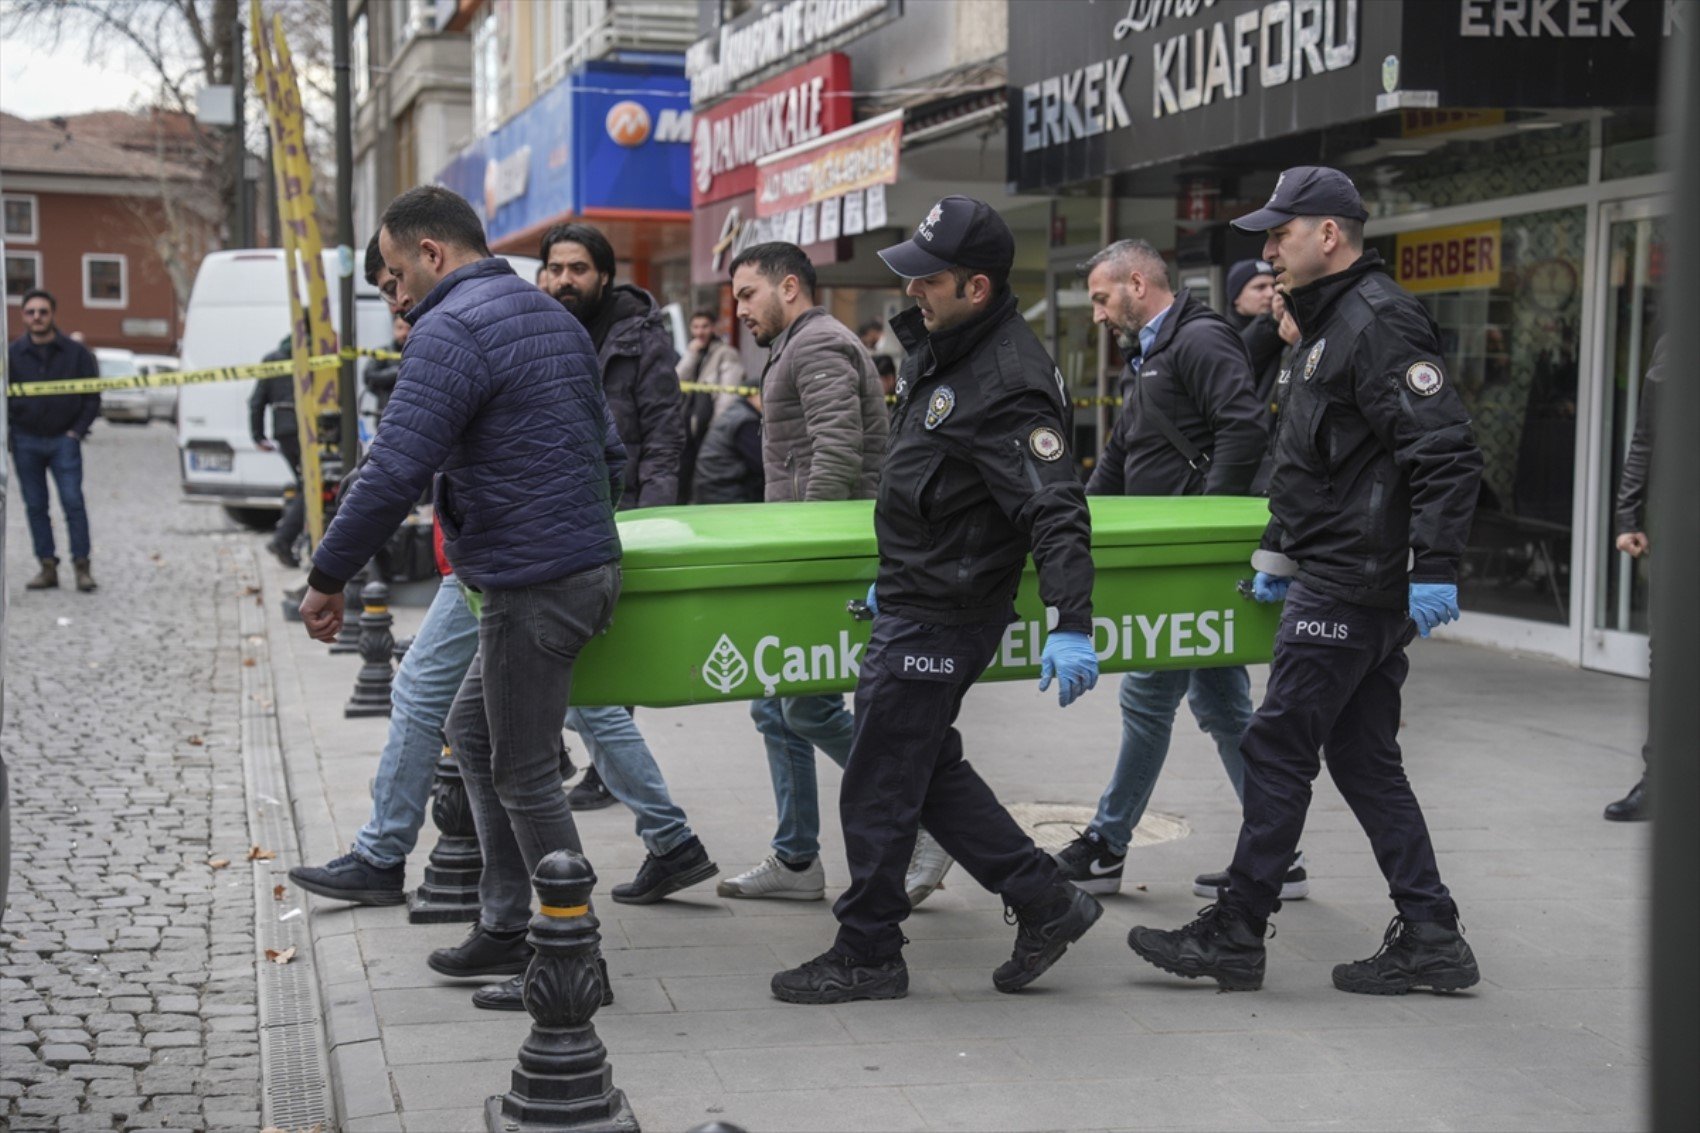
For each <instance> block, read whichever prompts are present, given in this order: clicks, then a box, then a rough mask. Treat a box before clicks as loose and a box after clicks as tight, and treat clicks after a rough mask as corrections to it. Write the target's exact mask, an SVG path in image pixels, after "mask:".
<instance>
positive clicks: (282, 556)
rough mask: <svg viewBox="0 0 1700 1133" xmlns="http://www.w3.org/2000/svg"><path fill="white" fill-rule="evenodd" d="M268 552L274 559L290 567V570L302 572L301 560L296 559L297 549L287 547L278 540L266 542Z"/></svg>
mask: <svg viewBox="0 0 1700 1133" xmlns="http://www.w3.org/2000/svg"><path fill="white" fill-rule="evenodd" d="M266 550H268V551H270V552H271V553H272V558H274V559H276V560H277V561H278V562H279V563H282V564H283V565H284V566H286V567H288V568H289V569H290V570H300V569H301V560H300V559H299V558H298V557H296V554H295V548H294V547H290V546H286V545H285V544H283V543H280V542H278V541H277V540H276V539H268V540H266Z"/></svg>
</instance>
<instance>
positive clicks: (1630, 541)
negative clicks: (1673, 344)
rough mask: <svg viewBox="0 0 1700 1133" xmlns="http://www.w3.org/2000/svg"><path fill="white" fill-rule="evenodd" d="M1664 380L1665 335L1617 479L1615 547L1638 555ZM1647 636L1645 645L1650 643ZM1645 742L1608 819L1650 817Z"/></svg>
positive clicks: (1656, 346) (1643, 548) (1656, 347)
mask: <svg viewBox="0 0 1700 1133" xmlns="http://www.w3.org/2000/svg"><path fill="white" fill-rule="evenodd" d="M1664 384H1665V337H1664V335H1662V334H1661V335H1660V336H1659V337H1658V340H1657V341H1655V342H1654V343H1653V362H1652V365H1650V366H1648V367H1647V375H1646V378H1645V379H1644V380H1643V381H1642V383H1641V404H1640V407H1639V408H1638V409H1637V410H1636V413H1635V429H1634V431H1633V432H1632V433H1631V434H1630V436H1629V451H1628V452H1626V453H1624V454H1623V471H1622V473H1620V474H1619V476H1618V480H1617V509H1616V511H1617V516H1616V518H1617V544H1616V545H1617V549H1618V550H1619V551H1622V552H1623V553H1624V554H1626V555H1628V556H1629V557H1630V558H1632V559H1638V558H1640V557H1641V556H1642V555H1645V554H1646V553H1647V551H1648V550H1649V549H1650V544H1649V543H1648V542H1647V484H1648V481H1649V479H1650V474H1651V472H1652V470H1653V421H1654V415H1655V414H1656V413H1657V412H1658V409H1657V408H1656V405H1657V402H1658V400H1659V390H1660V387H1661V386H1663V385H1664ZM1651 644H1652V642H1651V638H1650V637H1649V639H1648V645H1649V647H1651ZM1649 753H1650V749H1649V748H1648V746H1647V745H1645V744H1643V745H1642V747H1641V757H1642V761H1643V766H1642V770H1641V778H1640V780H1639V781H1637V782H1636V784H1635V786H1633V787H1631V788H1630V789H1629V793H1628V794H1627V795H1624V796H1623V797H1622V798H1621V799H1618V800H1617V801H1616V802H1614V803H1608V804H1607V805H1606V818H1608V819H1610V820H1611V821H1612V822H1645V821H1646V820H1647V819H1648V818H1651V817H1652V805H1651V802H1650V800H1649V799H1648V797H1647V770H1646V766H1645V762H1646V758H1647V756H1648V755H1649Z"/></svg>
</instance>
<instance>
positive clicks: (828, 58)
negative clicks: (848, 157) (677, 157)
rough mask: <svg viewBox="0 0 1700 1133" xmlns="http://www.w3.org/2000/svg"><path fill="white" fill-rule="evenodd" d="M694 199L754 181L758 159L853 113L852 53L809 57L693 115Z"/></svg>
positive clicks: (699, 201)
mask: <svg viewBox="0 0 1700 1133" xmlns="http://www.w3.org/2000/svg"><path fill="white" fill-rule="evenodd" d="M695 118H696V124H695V126H694V127H693V128H692V141H691V204H692V205H694V206H696V207H699V208H700V207H701V206H702V205H705V204H708V203H709V202H711V201H723V200H725V199H726V198H728V197H735V196H738V195H739V194H741V193H748V192H751V191H753V190H754V189H755V187H756V162H757V161H759V160H761V159H762V158H764V157H766V156H767V155H768V154H772V153H778V152H779V151H780V150H786V149H790V148H791V147H792V146H800V145H804V144H806V143H808V142H812V141H815V140H816V139H818V138H822V137H825V136H826V135H827V134H830V133H833V132H834V131H837V130H842V129H844V128H845V127H846V126H849V125H850V124H851V123H852V122H853V121H854V116H853V114H852V112H851V107H850V57H849V56H848V55H844V54H842V53H839V52H834V53H833V54H830V55H822V56H819V57H818V58H815V59H811V60H809V62H807V63H805V64H803V65H802V66H801V67H794V68H792V69H791V70H789V71H786V72H785V73H784V74H783V75H778V76H776V77H774V78H772V79H769V80H768V81H767V82H765V83H761V84H760V85H758V86H754V87H751V88H750V89H749V90H745V91H736V92H734V93H732V94H729V95H727V96H726V98H725V99H724V100H723V101H721V102H719V103H716V104H715V105H714V106H712V107H710V108H709V109H707V110H699V111H697V112H696V115H695Z"/></svg>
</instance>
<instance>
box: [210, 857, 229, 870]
mask: <svg viewBox="0 0 1700 1133" xmlns="http://www.w3.org/2000/svg"><path fill="white" fill-rule="evenodd" d="M207 864H208V865H209V866H211V867H212V868H214V869H223V868H224V867H225V866H227V865H229V864H230V859H229V858H214V859H213V860H212V861H210V862H208V863H207Z"/></svg>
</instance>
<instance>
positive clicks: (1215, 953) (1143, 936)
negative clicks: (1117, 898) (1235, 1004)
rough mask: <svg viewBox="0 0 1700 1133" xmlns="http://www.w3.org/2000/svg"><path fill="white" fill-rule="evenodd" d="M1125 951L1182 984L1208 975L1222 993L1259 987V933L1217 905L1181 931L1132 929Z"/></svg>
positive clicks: (1232, 910)
mask: <svg viewBox="0 0 1700 1133" xmlns="http://www.w3.org/2000/svg"><path fill="white" fill-rule="evenodd" d="M1127 946H1128V947H1129V948H1131V949H1133V950H1134V951H1135V952H1137V953H1138V954H1139V955H1140V956H1141V957H1142V958H1143V959H1145V960H1148V961H1150V962H1151V963H1153V964H1155V965H1157V967H1159V968H1161V969H1163V970H1164V971H1165V972H1173V973H1174V974H1175V975H1177V976H1185V977H1186V978H1187V979H1189V980H1191V979H1198V978H1199V977H1201V976H1209V977H1210V978H1212V979H1214V980H1215V981H1216V983H1217V985H1218V986H1219V987H1221V988H1222V990H1223V991H1256V990H1257V989H1258V988H1260V987H1262V986H1263V965H1264V959H1265V954H1264V949H1263V933H1262V932H1261V931H1259V930H1258V929H1257V928H1256V927H1254V926H1253V925H1252V924H1250V923H1249V922H1248V921H1247V920H1246V916H1245V914H1244V913H1242V912H1240V911H1239V910H1238V909H1235V908H1233V907H1231V906H1229V905H1224V904H1222V903H1221V902H1217V903H1216V904H1214V905H1206V906H1205V907H1204V908H1202V909H1200V910H1199V911H1198V919H1197V920H1195V921H1193V922H1192V923H1191V924H1189V925H1187V926H1186V927H1184V928H1177V929H1173V930H1170V931H1164V930H1161V929H1155V928H1143V927H1141V928H1135V929H1133V930H1132V931H1130V932H1129V933H1128V934H1127Z"/></svg>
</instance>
